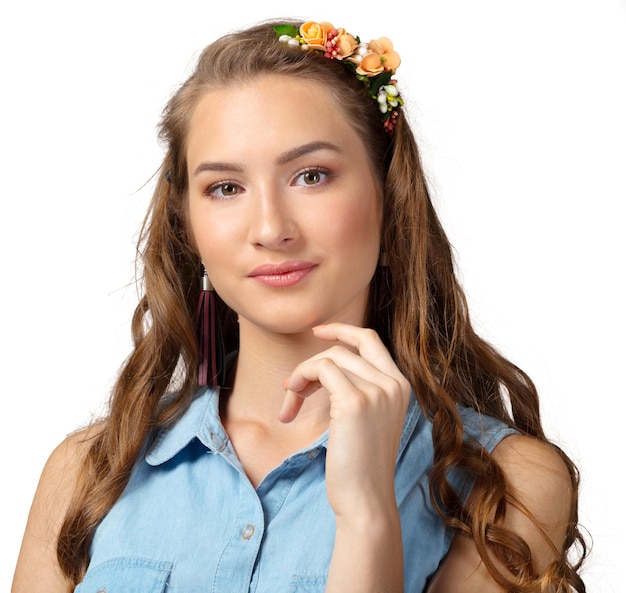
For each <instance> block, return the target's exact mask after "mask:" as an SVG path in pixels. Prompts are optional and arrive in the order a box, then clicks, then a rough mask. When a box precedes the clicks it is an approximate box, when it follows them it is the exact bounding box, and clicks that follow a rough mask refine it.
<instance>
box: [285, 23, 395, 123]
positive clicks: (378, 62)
mask: <svg viewBox="0 0 626 593" xmlns="http://www.w3.org/2000/svg"><path fill="white" fill-rule="evenodd" d="M274 32H275V33H276V35H278V40H279V41H281V42H282V43H286V44H287V45H290V46H293V47H299V48H300V49H302V50H304V51H310V50H313V51H318V52H321V53H323V55H324V57H325V58H329V59H331V60H339V61H340V62H341V63H342V64H343V65H345V66H346V68H347V69H349V70H350V71H351V72H353V73H354V74H355V76H356V77H357V78H358V79H359V80H360V81H361V82H362V83H363V84H364V85H365V86H366V87H367V89H368V92H369V95H370V97H371V98H372V99H374V100H375V101H376V102H377V103H378V108H379V109H380V112H381V114H382V119H383V127H384V129H385V131H386V132H387V133H388V134H392V133H393V127H394V124H395V120H396V118H397V117H398V109H399V107H400V106H402V105H404V101H403V100H402V97H400V93H399V91H398V87H397V81H396V80H394V79H393V78H392V76H393V75H394V74H395V71H396V69H397V68H398V66H399V65H400V56H399V55H398V53H397V52H395V51H394V49H393V43H391V41H390V40H389V39H387V37H381V38H380V39H373V40H372V41H370V42H369V43H365V42H362V41H361V40H360V39H359V38H358V37H355V36H354V35H351V34H350V33H346V30H345V29H337V28H335V27H333V26H332V25H331V24H330V23H325V22H324V23H316V22H312V21H309V22H307V23H304V24H302V25H300V27H296V26H294V25H288V24H286V25H277V26H275V27H274Z"/></svg>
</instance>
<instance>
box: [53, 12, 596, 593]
mask: <svg viewBox="0 0 626 593" xmlns="http://www.w3.org/2000/svg"><path fill="white" fill-rule="evenodd" d="M272 24H273V23H263V24H261V25H258V26H256V27H253V28H250V29H247V30H244V31H241V32H237V33H233V34H230V35H227V36H225V37H223V38H221V39H219V40H218V41H216V42H215V43H213V44H211V45H210V46H208V47H207V48H206V49H205V50H204V52H203V53H202V55H201V56H200V58H199V61H198V64H197V67H196V70H195V72H194V73H193V74H192V76H191V77H190V78H189V79H188V80H187V82H185V83H184V84H183V86H182V87H181V88H180V89H179V90H178V92H177V93H176V94H175V95H174V96H173V97H172V98H171V100H170V101H169V102H168V104H167V106H166V108H165V110H164V113H163V117H162V120H161V127H160V139H161V141H162V142H163V143H164V147H165V158H164V161H163V164H162V166H161V169H160V172H159V175H158V179H157V182H156V188H155V191H154V195H153V199H152V202H151V205H150V208H149V211H148V214H147V217H146V220H145V222H144V226H143V229H142V233H141V237H140V242H139V246H138V256H139V260H140V263H141V268H142V272H143V277H142V282H143V296H142V298H141V300H140V302H139V304H138V306H137V308H136V310H135V314H134V316H133V321H132V334H133V340H134V349H133V351H132V353H131V354H130V356H129V358H128V359H127V360H126V362H125V364H124V365H123V367H122V370H121V372H120V375H119V378H118V380H117V383H116V385H115V387H114V389H113V393H112V395H111V401H110V412H109V414H108V416H107V417H106V419H104V420H103V421H102V426H101V427H100V428H99V430H98V431H96V435H95V436H94V437H92V439H93V440H92V442H91V445H90V449H89V453H88V455H87V457H86V459H85V461H84V466H83V469H82V473H81V476H80V480H79V484H78V486H77V489H76V492H75V494H74V497H73V500H72V503H71V506H70V509H69V511H68V513H67V516H66V518H65V522H64V525H63V527H62V530H61V533H60V536H59V542H58V558H59V562H60V565H61V568H62V570H63V571H64V573H65V574H66V575H67V577H68V579H69V580H70V581H71V582H73V583H77V582H79V581H80V579H81V578H82V576H83V574H84V572H85V570H86V568H87V565H88V561H89V547H90V544H91V541H92V538H93V534H94V532H95V530H96V528H97V526H98V524H99V522H100V521H101V520H102V518H103V517H104V515H105V514H106V513H107V512H108V510H109V509H110V508H111V507H112V505H113V504H114V503H115V501H116V500H117V498H118V497H119V496H120V495H121V493H122V491H123V490H124V488H125V486H126V484H127V482H128V479H129V477H130V474H131V471H132V468H133V465H134V463H135V462H136V460H137V458H138V457H139V455H140V452H141V450H142V447H143V446H144V444H145V442H146V439H147V438H148V437H149V435H150V434H151V433H152V431H154V430H155V429H158V428H161V427H164V426H168V425H170V424H171V423H173V422H174V421H175V420H176V419H177V418H178V417H179V416H180V414H181V413H182V412H183V411H184V410H185V409H186V407H187V405H188V404H189V402H190V400H191V398H192V397H193V394H194V392H195V390H196V388H197V386H196V374H195V371H196V367H197V354H196V339H195V334H194V324H193V316H194V309H195V305H196V302H197V298H198V294H199V276H200V265H201V264H200V260H199V258H198V255H197V253H196V252H195V249H194V247H193V242H192V240H191V237H190V235H189V232H188V227H187V220H186V205H187V202H186V196H187V163H186V145H185V143H186V137H187V132H188V127H189V120H190V118H191V115H192V113H193V110H194V108H195V105H196V104H197V102H198V100H199V98H200V97H201V96H202V95H203V94H204V93H205V92H207V91H208V90H210V89H214V88H223V87H225V86H229V87H230V88H232V89H233V92H236V85H237V84H239V83H241V82H245V81H246V80H251V79H254V78H256V77H258V76H261V75H264V74H274V75H283V76H293V77H297V78H298V79H301V80H302V79H304V78H305V77H306V78H307V79H309V80H310V79H313V80H317V81H319V82H320V89H325V92H327V93H328V97H329V103H330V105H331V106H332V108H335V109H341V110H342V111H343V113H344V115H345V117H346V119H347V120H348V121H349V122H350V124H351V125H352V126H353V127H354V129H355V130H356V131H357V132H358V134H359V135H360V137H361V139H362V140H363V142H364V144H365V146H366V147H367V148H368V151H369V156H370V159H371V162H372V166H373V167H374V169H375V172H376V173H377V175H378V178H379V179H380V183H381V187H382V188H383V192H382V193H383V224H382V237H381V241H382V246H383V249H384V251H385V252H386V254H387V258H388V267H379V269H378V270H377V272H376V274H375V276H374V278H373V281H372V287H371V295H370V303H369V308H368V315H369V318H368V324H369V325H370V326H371V327H373V328H374V329H376V330H377V331H378V333H379V334H380V336H381V337H382V339H383V341H384V342H385V344H386V345H387V347H388V348H389V350H390V352H391V354H392V355H393V357H394V359H395V360H396V362H397V364H398V366H399V368H400V369H401V371H402V372H403V373H404V374H405V376H406V377H407V378H408V379H409V381H410V382H411V384H412V386H413V389H414V391H415V393H416V394H417V397H418V400H419V404H420V406H421V408H422V409H423V411H424V413H425V414H426V415H427V417H428V418H429V419H430V420H431V421H432V426H433V433H432V435H433V444H434V466H433V469H432V474H431V478H430V483H431V497H432V500H433V502H434V504H435V505H436V507H437V508H438V510H439V512H440V513H441V515H442V518H443V520H444V521H446V523H447V524H448V525H451V526H452V527H454V528H456V529H458V530H460V531H463V532H465V533H468V534H470V535H471V536H472V537H473V538H474V540H475V541H476V544H477V548H478V550H479V552H480V553H481V555H482V556H483V559H484V560H485V563H486V565H487V566H488V567H490V571H491V572H492V574H493V576H494V578H495V579H496V580H497V581H498V582H499V583H500V584H502V585H503V586H505V587H506V588H507V590H510V591H520V592H521V591H536V590H538V589H539V585H538V584H539V583H542V582H543V583H544V584H545V583H546V582H549V583H552V584H555V585H556V586H558V587H559V588H558V590H559V591H571V590H576V591H578V592H579V593H582V592H584V591H585V587H584V584H583V583H582V580H581V579H580V577H579V576H578V569H579V568H580V564H581V562H582V560H583V558H584V556H585V544H584V540H583V538H582V537H581V534H580V532H579V531H578V527H577V500H576V497H577V492H578V478H577V471H576V468H575V466H574V465H573V463H572V462H571V461H570V460H569V459H568V458H567V456H566V455H565V454H563V453H562V452H560V451H559V452H560V453H561V456H562V458H563V460H564V462H565V463H566V465H567V467H568V469H569V471H570V475H571V479H572V486H573V487H572V493H573V494H572V501H571V509H572V510H571V517H570V522H569V527H568V533H567V537H566V542H565V547H564V549H563V550H561V551H560V552H561V556H560V558H559V560H558V561H557V562H554V563H553V564H552V565H551V566H550V568H549V569H548V571H547V573H546V574H544V575H537V574H532V572H531V571H529V570H528V569H527V568H526V569H516V568H515V567H516V566H517V567H520V566H521V567H528V566H532V562H531V561H530V551H529V550H528V547H527V546H525V545H524V542H523V541H521V540H520V538H519V537H517V536H515V535H514V534H513V533H510V532H507V531H506V530H503V528H502V526H501V525H500V526H498V525H490V524H487V525H486V524H485V522H486V521H487V517H491V516H494V512H495V511H498V510H500V509H501V508H502V506H503V505H504V503H505V501H507V500H509V498H508V497H509V495H508V493H507V489H506V484H505V482H504V478H503V476H502V474H501V472H500V471H499V469H498V467H497V465H496V464H495V462H494V461H493V460H492V458H491V457H490V455H488V454H486V452H485V451H483V450H481V449H480V448H479V447H476V446H473V445H471V444H470V443H468V442H466V441H465V440H464V439H463V427H462V424H461V420H460V417H459V414H458V411H457V406H458V405H462V406H471V407H473V408H475V409H476V410H478V411H480V412H482V413H485V414H488V415H490V416H493V417H495V418H499V419H501V420H502V421H503V422H505V423H506V424H508V425H510V426H513V427H516V428H517V430H518V431H519V432H521V433H522V434H525V435H529V436H532V437H534V438H536V439H540V440H542V441H546V437H545V435H544V433H543V430H542V427H541V422H540V416H539V403H538V397H537V393H536V390H535V387H534V385H533V383H532V381H531V380H530V378H529V377H528V376H527V375H526V374H525V373H524V372H523V371H522V370H521V369H519V368H518V367H517V366H515V365H514V364H512V363H511V362H510V361H508V360H506V359H505V358H504V357H503V356H501V355H500V354H499V353H498V352H497V351H496V350H495V349H494V348H493V347H491V346H490V345H489V344H487V343H486V342H485V341H484V340H482V339H481V338H480V337H479V336H477V335H476V333H475V332H474V330H473V328H472V325H471V323H470V318H469V314H468V310H467V305H466V301H465V297H464V294H463V291H462V289H461V287H460V285H459V283H458V281H457V279H456V275H455V268H454V261H453V257H452V250H451V246H450V243H449V241H448V239H447V237H446V235H445V232H444V230H443V228H442V226H441V224H440V222H439V220H438V218H437V215H436V212H435V210H434V207H433V204H432V202H431V199H430V196H429V192H428V187H427V183H426V181H425V178H424V174H423V170H422V166H421V162H420V156H419V152H418V148H417V145H416V143H415V139H414V135H413V133H412V131H411V129H410V126H409V123H408V121H407V119H406V117H405V116H404V115H403V114H402V113H400V115H399V117H398V119H397V122H396V125H395V130H394V134H393V136H392V137H391V138H390V137H389V136H388V135H387V134H386V133H385V132H384V130H383V128H382V125H381V121H380V113H379V112H378V109H377V107H376V105H375V104H373V101H372V100H371V98H370V97H369V96H368V94H367V92H366V91H365V89H364V86H363V85H362V83H361V82H360V81H358V80H357V78H356V77H355V76H354V75H353V74H351V73H349V72H347V70H346V69H345V68H344V67H343V66H342V65H341V64H340V63H338V62H337V61H334V60H328V59H326V58H323V57H322V56H320V55H318V54H314V53H306V52H302V51H297V50H293V49H292V48H290V47H287V46H285V45H283V44H281V43H279V42H277V40H276V37H275V34H274V32H273V30H272ZM219 311H220V316H221V318H222V324H223V326H224V335H225V341H226V347H227V349H229V350H232V349H236V348H237V342H238V337H237V329H236V324H235V323H234V322H233V319H234V316H233V312H232V311H230V310H229V309H228V308H227V307H226V306H225V305H224V304H223V303H222V302H220V303H219ZM166 395H167V396H168V397H165V396H166ZM451 468H458V469H460V470H465V471H471V472H472V474H473V475H474V476H475V479H476V482H475V487H474V493H475V495H474V496H473V497H472V505H471V507H470V506H468V505H466V504H465V503H464V501H461V500H459V498H458V496H457V495H456V493H455V491H454V490H453V488H452V487H451V486H450V484H449V483H448V480H447V475H448V473H449V471H450V469H451ZM494 493H496V495H495V496H494ZM495 516H496V517H498V516H500V513H498V512H495ZM477 525H480V526H481V527H480V529H479V528H477V527H476V526H477ZM494 533H497V537H496V536H494V535H493V534H494ZM572 548H577V549H578V550H579V552H580V554H579V556H580V560H579V561H578V562H570V560H569V559H568V554H569V552H570V551H571V549H572ZM415 552H416V553H417V551H415ZM408 553H409V554H410V553H411V551H408ZM493 556H495V557H496V558H499V559H500V560H503V561H504V562H505V565H506V566H508V567H509V569H510V570H511V572H510V573H504V572H501V571H498V570H497V569H496V568H495V565H494V563H493V562H492V560H491V558H492V557H493ZM524 570H526V572H524ZM542 590H543V589H542ZM555 590H556V589H555Z"/></svg>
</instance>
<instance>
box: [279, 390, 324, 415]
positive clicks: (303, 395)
mask: <svg viewBox="0 0 626 593" xmlns="http://www.w3.org/2000/svg"><path fill="white" fill-rule="evenodd" d="M321 388H322V386H321V384H320V382H319V381H310V382H308V384H307V385H306V387H304V388H303V389H302V390H300V391H292V390H290V389H288V388H287V387H286V386H285V399H284V400H283V405H282V406H281V409H280V412H279V414H278V419H279V421H280V422H285V423H289V422H292V421H293V420H295V418H296V416H297V415H298V413H299V412H300V410H301V408H302V405H303V404H304V400H305V399H307V398H308V397H310V396H311V395H313V394H314V393H316V392H317V391H319V390H320V389H321Z"/></svg>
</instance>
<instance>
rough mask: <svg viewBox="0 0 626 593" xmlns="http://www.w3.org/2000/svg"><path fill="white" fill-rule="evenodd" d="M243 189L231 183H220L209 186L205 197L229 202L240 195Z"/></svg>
mask: <svg viewBox="0 0 626 593" xmlns="http://www.w3.org/2000/svg"><path fill="white" fill-rule="evenodd" d="M240 190H241V188H240V187H239V186H238V185H236V184H235V183H232V182H231V181H220V182H219V183H214V184H213V185H211V186H209V187H208V188H207V189H206V190H205V192H204V195H205V196H208V197H209V198H213V199H216V200H228V199H229V198H234V197H235V196H236V195H237V194H239V192H240Z"/></svg>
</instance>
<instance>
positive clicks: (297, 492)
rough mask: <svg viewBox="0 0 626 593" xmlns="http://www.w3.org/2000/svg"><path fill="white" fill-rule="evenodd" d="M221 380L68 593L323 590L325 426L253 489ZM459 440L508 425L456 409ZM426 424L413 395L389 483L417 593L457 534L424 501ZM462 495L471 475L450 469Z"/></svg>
mask: <svg viewBox="0 0 626 593" xmlns="http://www.w3.org/2000/svg"><path fill="white" fill-rule="evenodd" d="M218 399H219V390H215V389H211V388H207V389H205V390H204V391H202V392H201V393H200V394H199V395H198V396H197V397H196V398H195V399H194V400H193V402H192V403H191V405H190V407H189V408H188V410H187V411H186V412H185V414H184V415H183V416H182V417H181V418H180V420H179V421H178V422H177V423H176V424H174V425H173V426H172V427H171V428H169V429H167V430H163V431H161V432H160V433H158V434H157V435H156V437H155V440H154V441H153V442H152V444H151V445H150V446H149V448H148V449H147V451H146V452H145V454H144V455H142V457H141V459H140V460H139V461H138V462H137V464H136V466H135V468H134V470H133V473H132V476H131V478H130V481H129V483H128V485H127V487H126V489H125V491H124V492H123V494H122V496H121V497H120V499H119V500H118V501H117V502H116V503H115V505H114V506H113V507H112V508H111V510H110V511H109V513H108V514H107V515H106V517H105V518H104V519H103V521H102V522H101V523H100V525H99V526H98V528H97V530H96V533H95V537H94V539H93V542H92V546H91V556H90V564H89V568H88V570H87V573H86V575H85V578H84V580H83V582H82V583H81V584H80V585H78V587H77V588H76V589H75V593H104V592H106V593H118V592H124V593H163V592H165V591H167V593H200V592H202V593H250V592H254V593H282V592H285V593H321V592H323V591H324V588H325V585H326V575H327V572H328V567H329V564H330V559H331V555H332V551H333V540H334V534H335V519H334V513H333V511H332V509H331V507H330V505H329V503H328V499H327V496H326V486H325V480H324V469H325V457H326V445H327V441H328V434H327V433H325V434H323V435H321V436H320V438H319V439H318V440H317V441H316V442H315V443H313V444H312V445H311V446H309V447H306V448H305V449H302V450H300V451H298V452H296V453H294V454H292V455H290V456H289V457H287V458H286V459H285V460H284V461H283V462H282V463H281V464H280V465H279V466H278V467H276V468H275V469H273V470H272V471H271V472H270V473H268V474H267V476H265V478H264V479H263V480H262V482H261V483H260V484H259V485H258V487H257V488H256V489H255V488H254V487H253V486H252V484H251V483H250V481H249V480H248V478H247V476H246V474H245V472H244V470H243V468H242V465H241V463H240V462H239V460H238V458H237V456H236V455H235V452H234V449H233V447H232V446H231V444H230V442H229V439H228V436H227V434H226V432H225V430H224V428H223V427H222V424H221V422H220V419H219V412H218ZM459 412H460V414H461V417H462V420H463V425H464V431H465V438H466V439H473V440H475V441H477V442H479V443H481V444H482V445H483V446H484V447H485V448H486V449H487V450H489V451H492V450H493V448H494V447H495V446H496V445H497V444H498V443H499V442H500V441H501V440H502V439H503V438H504V437H505V436H507V435H510V434H512V433H514V432H515V431H514V430H513V429H511V428H509V427H507V426H506V425H504V424H503V423H501V422H500V421H498V420H495V419H493V418H490V417H488V416H484V415H481V414H479V413H477V412H476V411H475V410H472V409H469V408H459ZM432 464H433V445H432V435H431V424H430V422H429V421H428V419H427V418H426V417H425V415H424V414H422V412H421V410H420V408H419V405H418V404H417V401H416V399H415V396H414V395H413V394H412V396H411V401H410V404H409V407H408V410H407V414H406V419H405V423H404V429H403V433H402V438H401V442H400V447H399V451H398V457H397V462H396V471H395V492H396V501H397V504H398V509H399V512H400V519H401V525H402V543H403V553H404V572H405V575H404V582H405V585H404V586H405V591H407V592H411V593H419V592H421V591H423V590H424V589H425V587H426V586H427V584H428V580H429V578H430V577H431V576H432V575H433V573H434V572H435V571H436V570H437V568H438V566H439V564H440V563H441V561H442V560H443V558H444V557H445V555H446V553H447V552H448V549H449V547H450V544H451V541H452V537H453V535H454V533H453V532H452V530H450V529H448V528H446V527H445V526H444V524H443V521H442V519H441V517H440V516H439V515H438V514H437V512H436V510H435V509H434V508H433V504H432V502H431V499H430V494H429V484H428V478H429V470H430V469H431V468H432ZM450 481H451V483H452V485H453V486H454V488H455V489H456V491H457V492H458V493H459V495H460V496H461V497H462V498H463V499H464V498H466V497H467V496H468V494H469V491H470V489H471V486H472V481H471V479H469V477H468V476H467V475H465V476H464V475H462V474H461V473H459V472H452V473H451V475H450Z"/></svg>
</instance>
